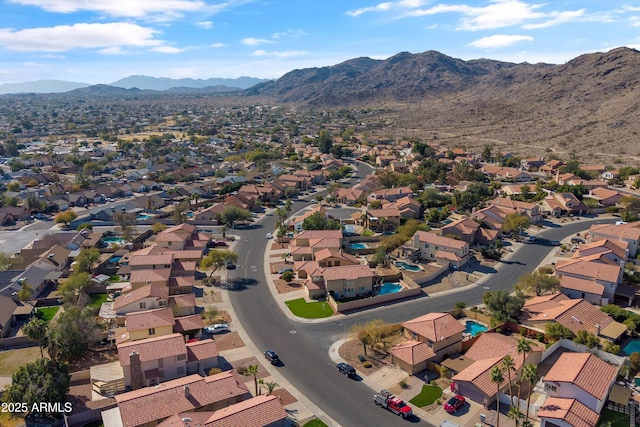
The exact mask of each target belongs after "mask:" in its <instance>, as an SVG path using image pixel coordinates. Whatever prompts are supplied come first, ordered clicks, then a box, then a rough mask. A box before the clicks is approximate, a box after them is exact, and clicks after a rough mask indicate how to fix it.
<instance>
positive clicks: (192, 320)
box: [173, 314, 204, 332]
mask: <svg viewBox="0 0 640 427" xmlns="http://www.w3.org/2000/svg"><path fill="white" fill-rule="evenodd" d="M175 322H176V323H175V325H173V330H174V331H176V332H185V331H195V330H198V329H202V328H204V322H203V321H202V317H201V316H200V315H199V314H192V315H191V316H182V317H176V318H175Z"/></svg>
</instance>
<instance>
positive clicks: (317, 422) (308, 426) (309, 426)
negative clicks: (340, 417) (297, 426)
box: [302, 418, 329, 427]
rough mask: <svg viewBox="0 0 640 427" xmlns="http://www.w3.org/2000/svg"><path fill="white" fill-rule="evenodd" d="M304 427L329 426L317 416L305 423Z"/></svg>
mask: <svg viewBox="0 0 640 427" xmlns="http://www.w3.org/2000/svg"><path fill="white" fill-rule="evenodd" d="M302 427H329V426H328V425H327V424H326V423H325V422H324V421H322V420H320V419H318V418H315V419H313V420H311V421H309V422H306V423H304V425H303V426H302Z"/></svg>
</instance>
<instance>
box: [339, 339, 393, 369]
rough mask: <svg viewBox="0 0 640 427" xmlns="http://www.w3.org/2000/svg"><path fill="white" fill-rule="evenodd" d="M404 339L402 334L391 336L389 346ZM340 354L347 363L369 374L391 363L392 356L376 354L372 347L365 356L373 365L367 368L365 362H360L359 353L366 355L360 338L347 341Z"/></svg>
mask: <svg viewBox="0 0 640 427" xmlns="http://www.w3.org/2000/svg"><path fill="white" fill-rule="evenodd" d="M402 341H405V338H403V337H400V336H397V337H393V338H390V339H388V346H389V347H391V346H393V345H395V344H397V343H399V342H402ZM338 354H340V357H342V358H343V359H344V360H345V361H346V362H347V363H349V364H350V365H351V366H353V367H354V368H356V369H357V370H358V372H360V373H362V374H364V375H367V376H369V375H371V374H372V373H373V372H375V371H377V370H379V369H380V368H382V367H384V366H387V365H389V364H390V363H391V356H389V355H381V354H376V353H374V352H373V351H372V350H371V349H367V355H366V356H365V357H366V361H369V362H371V365H372V366H371V367H370V368H365V367H364V366H363V362H360V360H359V359H358V356H359V355H363V356H364V351H363V348H362V344H361V343H360V341H358V340H350V341H347V343H346V344H344V345H342V346H341V347H340V349H339V350H338Z"/></svg>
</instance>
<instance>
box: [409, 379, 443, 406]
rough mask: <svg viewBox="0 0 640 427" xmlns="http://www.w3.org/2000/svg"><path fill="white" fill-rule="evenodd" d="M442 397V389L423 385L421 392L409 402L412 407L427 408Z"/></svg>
mask: <svg viewBox="0 0 640 427" xmlns="http://www.w3.org/2000/svg"><path fill="white" fill-rule="evenodd" d="M441 397H442V389H441V388H440V387H438V386H435V385H427V384H425V385H423V386H422V391H421V392H420V393H419V394H418V395H417V396H415V397H414V398H413V399H411V400H410V401H409V403H411V404H412V405H416V406H419V407H423V406H429V405H431V404H432V403H433V402H435V401H436V400H437V399H440V398H441Z"/></svg>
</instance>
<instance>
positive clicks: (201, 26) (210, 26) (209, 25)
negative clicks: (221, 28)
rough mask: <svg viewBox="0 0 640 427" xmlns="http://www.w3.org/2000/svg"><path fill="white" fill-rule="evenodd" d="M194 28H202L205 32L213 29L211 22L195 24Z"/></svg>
mask: <svg viewBox="0 0 640 427" xmlns="http://www.w3.org/2000/svg"><path fill="white" fill-rule="evenodd" d="M196 27H200V28H203V29H205V30H209V29H211V28H213V22H211V21H200V22H196Z"/></svg>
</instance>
